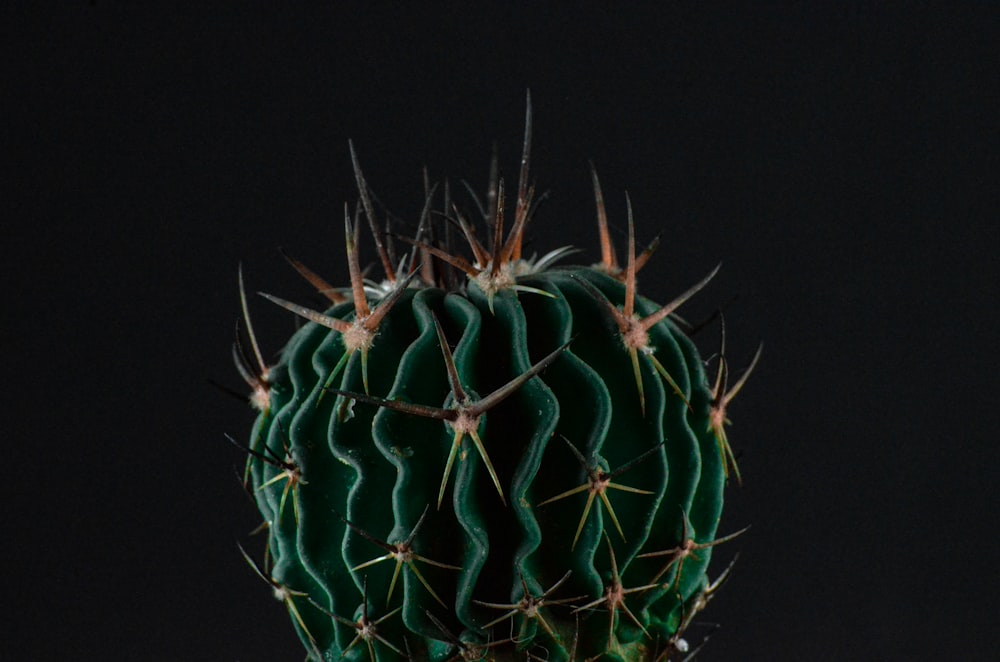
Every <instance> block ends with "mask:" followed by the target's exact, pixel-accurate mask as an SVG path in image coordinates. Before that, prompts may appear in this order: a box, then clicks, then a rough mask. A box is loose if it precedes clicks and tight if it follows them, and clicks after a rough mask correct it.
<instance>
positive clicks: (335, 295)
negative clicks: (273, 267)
mask: <svg viewBox="0 0 1000 662" xmlns="http://www.w3.org/2000/svg"><path fill="white" fill-rule="evenodd" d="M278 252H279V253H281V257H283V258H285V261H286V262H288V264H290V265H292V268H293V269H295V271H296V272H298V274H299V275H300V276H302V277H303V278H304V279H306V281H307V282H308V283H309V284H310V285H312V286H313V287H314V288H316V291H317V292H318V293H319V294H322V295H323V296H324V297H326V298H327V300H328V301H329V302H330V303H334V304H337V303H344V302H346V301H347V297H346V296H344V295H343V294H341V292H340V291H339V290H338V289H337V288H335V287H334V286H333V285H331V284H330V283H328V282H326V281H325V280H324V279H323V278H322V276H320V275H319V274H317V273H316V272H315V271H313V270H312V269H310V268H309V267H307V266H306V265H304V264H302V263H301V262H299V261H298V260H296V259H295V258H294V257H292V256H290V255H289V254H288V253H286V252H285V249H283V248H279V249H278Z"/></svg>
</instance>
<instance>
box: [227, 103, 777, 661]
mask: <svg viewBox="0 0 1000 662" xmlns="http://www.w3.org/2000/svg"><path fill="white" fill-rule="evenodd" d="M530 145H531V109H530V98H529V104H528V109H527V113H526V130H525V140H524V149H523V152H522V157H521V168H520V174H519V178H518V182H517V192H516V197H515V201H514V207H513V214H512V215H511V214H510V212H509V211H508V210H507V209H506V208H505V197H506V196H505V184H504V180H503V178H501V177H498V176H496V172H497V169H496V165H495V163H496V162H495V160H494V166H493V168H492V173H493V177H492V178H491V181H492V184H491V186H490V188H489V191H488V192H487V196H486V199H485V202H483V203H479V202H477V203H476V204H477V206H478V207H479V212H480V214H481V215H482V216H483V217H484V219H485V222H486V227H487V228H488V230H489V241H487V242H484V241H482V240H481V239H480V238H479V237H478V236H477V235H476V232H475V230H474V227H473V223H471V222H470V221H469V220H468V218H467V217H466V216H465V215H464V214H463V213H462V212H461V211H460V210H459V208H458V206H457V205H455V204H453V203H452V202H451V200H450V196H449V195H448V192H447V188H446V189H445V195H444V200H445V202H444V210H443V212H442V213H441V214H440V218H443V219H444V222H443V223H434V222H432V219H434V218H438V216H436V215H435V214H432V212H431V210H432V208H433V206H434V201H435V199H436V188H435V187H429V186H428V187H427V193H426V203H425V206H424V210H423V213H422V215H421V219H420V224H419V228H418V230H417V232H416V234H415V236H413V237H408V238H407V237H391V236H389V237H383V233H382V232H381V231H380V230H379V223H378V219H377V216H376V213H375V209H374V205H373V204H372V200H371V195H370V192H369V188H368V185H367V183H366V182H365V179H364V176H363V175H362V173H361V168H360V166H359V164H358V158H357V155H356V153H355V151H354V148H353V145H352V146H351V157H352V160H353V163H354V168H355V173H356V177H357V185H358V190H359V192H360V203H359V204H358V205H357V208H356V210H355V212H354V214H353V216H352V214H351V212H350V208H349V207H347V206H346V205H345V209H344V216H345V219H344V225H345V237H346V245H347V261H348V265H349V268H350V286H349V287H348V288H343V289H341V288H335V287H333V286H331V285H330V284H329V283H327V282H326V281H325V280H323V278H322V277H320V276H318V275H317V274H316V273H315V272H313V271H311V270H309V269H308V268H307V267H305V266H304V265H302V264H301V263H299V262H298V261H296V260H294V259H292V258H288V259H289V262H290V263H291V264H292V266H293V267H294V268H295V269H296V270H297V271H298V272H299V273H300V274H302V276H303V277H304V278H305V279H306V280H307V281H308V282H309V283H310V284H312V286H313V287H315V289H316V291H317V292H318V293H319V294H321V295H322V296H324V297H325V299H326V300H327V301H328V304H329V305H328V309H327V310H325V311H319V310H314V309H312V308H309V307H305V306H302V305H299V304H296V303H292V302H291V301H288V300H285V299H281V298H278V297H276V296H273V295H270V294H263V296H264V297H266V298H267V299H269V300H270V301H272V302H274V303H276V304H277V305H279V306H282V307H283V308H285V309H287V310H289V311H290V312H292V313H294V314H296V315H298V316H300V317H302V318H305V319H306V320H307V323H306V324H305V325H304V326H302V328H301V329H299V330H298V332H296V333H295V335H294V336H293V337H292V338H291V340H290V341H289V342H288V344H287V345H286V347H285V348H284V350H283V351H282V353H281V357H280V360H279V361H278V362H277V363H276V364H275V365H268V364H267V363H266V362H265V361H264V359H263V354H262V352H261V350H260V347H259V345H258V343H257V340H256V338H255V336H254V333H253V327H252V325H251V323H250V315H249V306H248V303H247V297H246V292H245V289H244V284H243V275H242V271H241V272H240V279H239V289H240V300H241V305H242V310H243V317H244V320H245V328H244V332H243V334H242V335H243V337H244V339H238V340H237V342H236V344H235V345H234V349H233V354H234V358H235V361H236V365H237V368H238V370H239V371H240V373H241V375H242V376H243V378H244V380H245V381H246V382H247V384H248V386H249V387H250V389H251V396H250V402H251V404H252V405H253V407H254V408H255V409H256V410H257V411H258V412H259V413H258V417H257V421H256V424H255V425H254V428H253V432H252V435H251V438H250V441H249V443H248V444H246V445H241V444H240V443H239V442H236V441H235V440H233V443H235V444H236V445H238V446H240V447H241V448H242V449H243V450H244V451H245V452H246V454H247V463H246V470H245V475H244V483H245V485H246V487H247V489H248V491H250V493H251V494H252V495H253V497H254V498H255V500H256V502H257V505H258V507H259V509H260V511H261V513H262V514H263V516H264V520H265V522H264V525H262V527H261V531H262V533H263V534H264V535H265V536H266V539H267V541H266V545H265V549H264V553H263V561H262V562H259V563H258V562H256V561H254V560H253V558H252V557H251V555H250V554H248V553H247V552H245V551H243V548H242V547H241V548H240V550H241V552H242V553H243V556H244V557H245V558H246V560H247V562H248V563H250V565H251V566H252V567H253V568H254V570H255V571H256V572H257V574H259V575H260V577H261V578H262V579H263V580H264V581H265V582H267V584H268V585H269V586H270V587H271V589H272V591H273V592H274V595H275V597H277V598H278V599H279V600H281V601H282V602H283V603H284V605H285V607H286V608H287V610H288V612H289V614H290V616H291V619H292V622H293V625H294V627H295V628H296V629H297V631H298V634H299V636H300V638H301V639H302V641H303V643H304V644H305V645H306V647H307V650H308V654H309V656H310V657H311V658H312V659H316V660H337V659H342V658H343V659H352V660H361V659H366V658H367V659H370V660H377V659H381V660H393V659H398V658H403V657H409V658H413V659H418V660H434V661H444V660H462V659H465V660H477V659H525V658H527V657H543V658H546V659H552V660H584V659H593V658H597V657H600V656H607V657H608V659H618V660H654V659H659V660H666V659H676V658H675V656H677V655H682V654H683V653H685V652H686V651H687V649H688V644H687V643H686V642H685V640H684V638H683V636H684V635H685V633H686V631H687V630H688V628H689V627H691V625H692V623H693V619H694V617H695V615H696V614H697V613H698V612H700V611H701V610H702V609H703V608H704V607H705V605H706V604H707V603H708V601H709V600H710V599H711V598H712V597H713V595H714V593H715V591H716V590H717V589H718V588H719V586H721V584H722V582H723V581H724V580H725V578H726V577H727V576H728V574H729V570H728V569H727V570H726V571H725V572H723V573H722V574H721V575H720V576H719V577H718V578H717V579H716V580H715V581H710V580H709V579H708V577H707V574H706V570H707V566H708V562H709V558H710V555H711V552H712V549H713V547H714V546H716V545H718V544H721V543H723V542H726V541H729V540H731V539H733V538H734V537H736V536H737V535H739V534H740V533H742V531H738V532H736V533H731V534H729V535H725V536H721V537H717V527H718V523H719V518H720V513H721V508H722V501H723V488H724V486H725V483H726V479H727V478H728V477H729V476H730V475H731V476H733V477H734V478H735V479H736V480H737V481H739V480H740V473H739V471H738V469H737V466H736V459H735V456H734V454H733V452H732V450H731V449H730V447H729V443H728V440H727V437H726V432H725V425H726V423H727V421H728V419H727V417H726V407H727V405H728V404H729V402H730V401H731V400H732V398H733V397H734V396H735V395H736V393H737V392H738V391H739V390H740V388H741V387H742V386H743V384H744V382H745V380H746V377H747V375H748V374H749V370H748V371H747V372H746V373H745V374H744V375H743V376H742V377H741V378H740V379H739V380H738V381H737V382H736V383H735V384H734V385H733V386H732V387H729V386H728V384H727V380H728V363H727V362H726V359H725V354H724V348H725V345H724V340H723V351H722V352H720V355H719V358H718V369H717V375H716V379H715V382H714V384H713V385H710V384H709V381H708V378H707V376H706V374H705V368H704V365H703V362H702V360H701V358H700V357H699V355H698V353H697V350H696V349H695V347H694V345H693V344H692V342H691V341H690V339H689V338H688V336H687V335H686V334H685V332H684V331H683V330H682V327H681V326H680V325H681V324H682V322H681V321H680V320H678V319H677V318H675V317H674V316H673V314H674V312H675V311H676V309H677V308H678V307H679V306H680V305H681V304H683V303H684V302H685V301H686V300H687V299H688V298H690V297H691V296H692V295H694V294H695V293H696V292H698V291H699V290H700V289H701V288H702V287H704V286H705V285H706V284H707V283H708V281H709V280H710V279H711V278H712V276H714V275H715V273H716V272H717V271H718V267H716V268H715V269H714V270H713V271H711V272H710V273H709V274H708V275H707V276H706V277H705V278H704V279H702V280H701V281H700V282H698V283H696V284H695V285H694V286H692V287H691V288H690V289H689V290H688V291H686V292H684V293H682V294H681V295H680V296H678V297H677V298H675V299H674V300H673V301H671V302H670V303H668V304H667V305H664V306H658V305H655V304H653V303H652V302H650V301H649V300H647V299H645V298H642V297H640V296H639V295H638V292H637V286H636V274H637V272H638V271H639V270H640V269H641V268H642V266H643V265H644V264H646V262H647V261H648V260H649V258H650V256H651V255H652V254H653V252H654V250H655V249H656V247H657V244H658V242H657V241H654V242H653V243H652V244H651V245H650V246H649V247H647V248H646V249H645V250H644V251H642V252H641V253H639V254H638V255H637V251H636V245H635V234H634V229H633V221H632V208H631V203H630V202H629V201H628V200H627V198H626V201H627V206H628V250H627V261H626V263H625V266H624V267H623V266H621V265H620V264H619V262H618V259H617V257H616V253H615V250H614V247H613V245H612V241H611V236H610V232H609V230H608V221H607V216H606V213H605V208H604V200H603V195H602V192H601V188H600V183H599V182H598V179H597V175H596V173H594V175H593V184H594V192H595V199H596V205H597V220H598V228H599V234H600V243H601V262H600V263H598V264H596V265H594V266H577V267H556V266H554V263H555V262H557V261H558V260H559V259H561V258H563V257H565V256H566V255H567V254H569V253H570V252H571V251H570V250H569V249H559V250H556V251H553V252H551V253H548V254H547V255H544V256H542V257H541V258H539V259H536V260H529V259H525V258H524V257H522V253H521V248H522V239H523V236H524V231H525V228H526V227H527V225H528V224H529V222H530V221H531V218H532V216H533V215H534V212H535V209H536V207H537V201H536V197H535V188H534V185H533V184H531V183H530V181H529V162H530ZM362 215H363V216H364V217H365V218H366V219H367V221H368V225H369V227H370V229H371V232H372V235H373V237H374V241H375V248H376V251H377V254H378V259H379V261H380V263H381V266H382V269H383V270H384V274H385V280H384V281H383V282H382V283H374V282H371V281H368V280H365V279H364V278H363V272H362V269H361V265H360V257H359V252H360V251H359V243H360V242H359V233H360V226H361V216H362ZM508 216H512V220H511V221H510V222H508ZM508 226H509V229H508ZM459 235H460V236H461V238H463V239H464V242H465V249H464V250H459V249H458V248H456V244H457V243H459V241H458V236H459ZM395 240H400V241H402V242H405V243H406V244H407V245H408V247H409V252H408V253H407V255H406V256H405V257H404V258H403V259H398V258H397V256H396V253H395V246H394V245H393V244H394V241H395ZM286 257H287V256H286ZM238 335H240V334H238ZM723 338H724V333H723ZM757 357H759V351H758V354H757V356H755V357H754V364H755V363H756V360H757ZM752 367H753V364H751V369H752Z"/></svg>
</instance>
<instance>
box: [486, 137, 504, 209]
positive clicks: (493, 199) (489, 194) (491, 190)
mask: <svg viewBox="0 0 1000 662" xmlns="http://www.w3.org/2000/svg"><path fill="white" fill-rule="evenodd" d="M499 173H500V167H499V165H498V159H497V144H496V143H493V154H492V156H490V181H489V184H488V185H487V188H486V214H487V216H486V226H487V227H493V226H494V225H495V224H496V216H495V213H496V210H497V205H498V204H502V203H499V202H498V201H497V197H498V196H497V186H498V182H499V179H500V175H499Z"/></svg>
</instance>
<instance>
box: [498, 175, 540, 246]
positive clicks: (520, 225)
mask: <svg viewBox="0 0 1000 662" xmlns="http://www.w3.org/2000/svg"><path fill="white" fill-rule="evenodd" d="M534 195H535V187H534V185H532V186H531V187H530V188H528V192H527V193H525V200H526V201H525V203H524V205H525V206H524V212H523V213H522V212H520V211H519V213H518V214H517V215H516V216H515V217H514V225H513V226H511V228H510V234H509V235H508V236H507V242H506V243H505V244H504V247H503V250H502V251H501V253H500V263H501V264H510V263H512V262H515V261H517V260H520V259H521V240H522V239H523V237H524V229H525V228H526V227H527V226H528V218H529V216H528V209H529V208H530V205H531V199H532V198H533V197H534ZM519 202H520V200H519Z"/></svg>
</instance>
